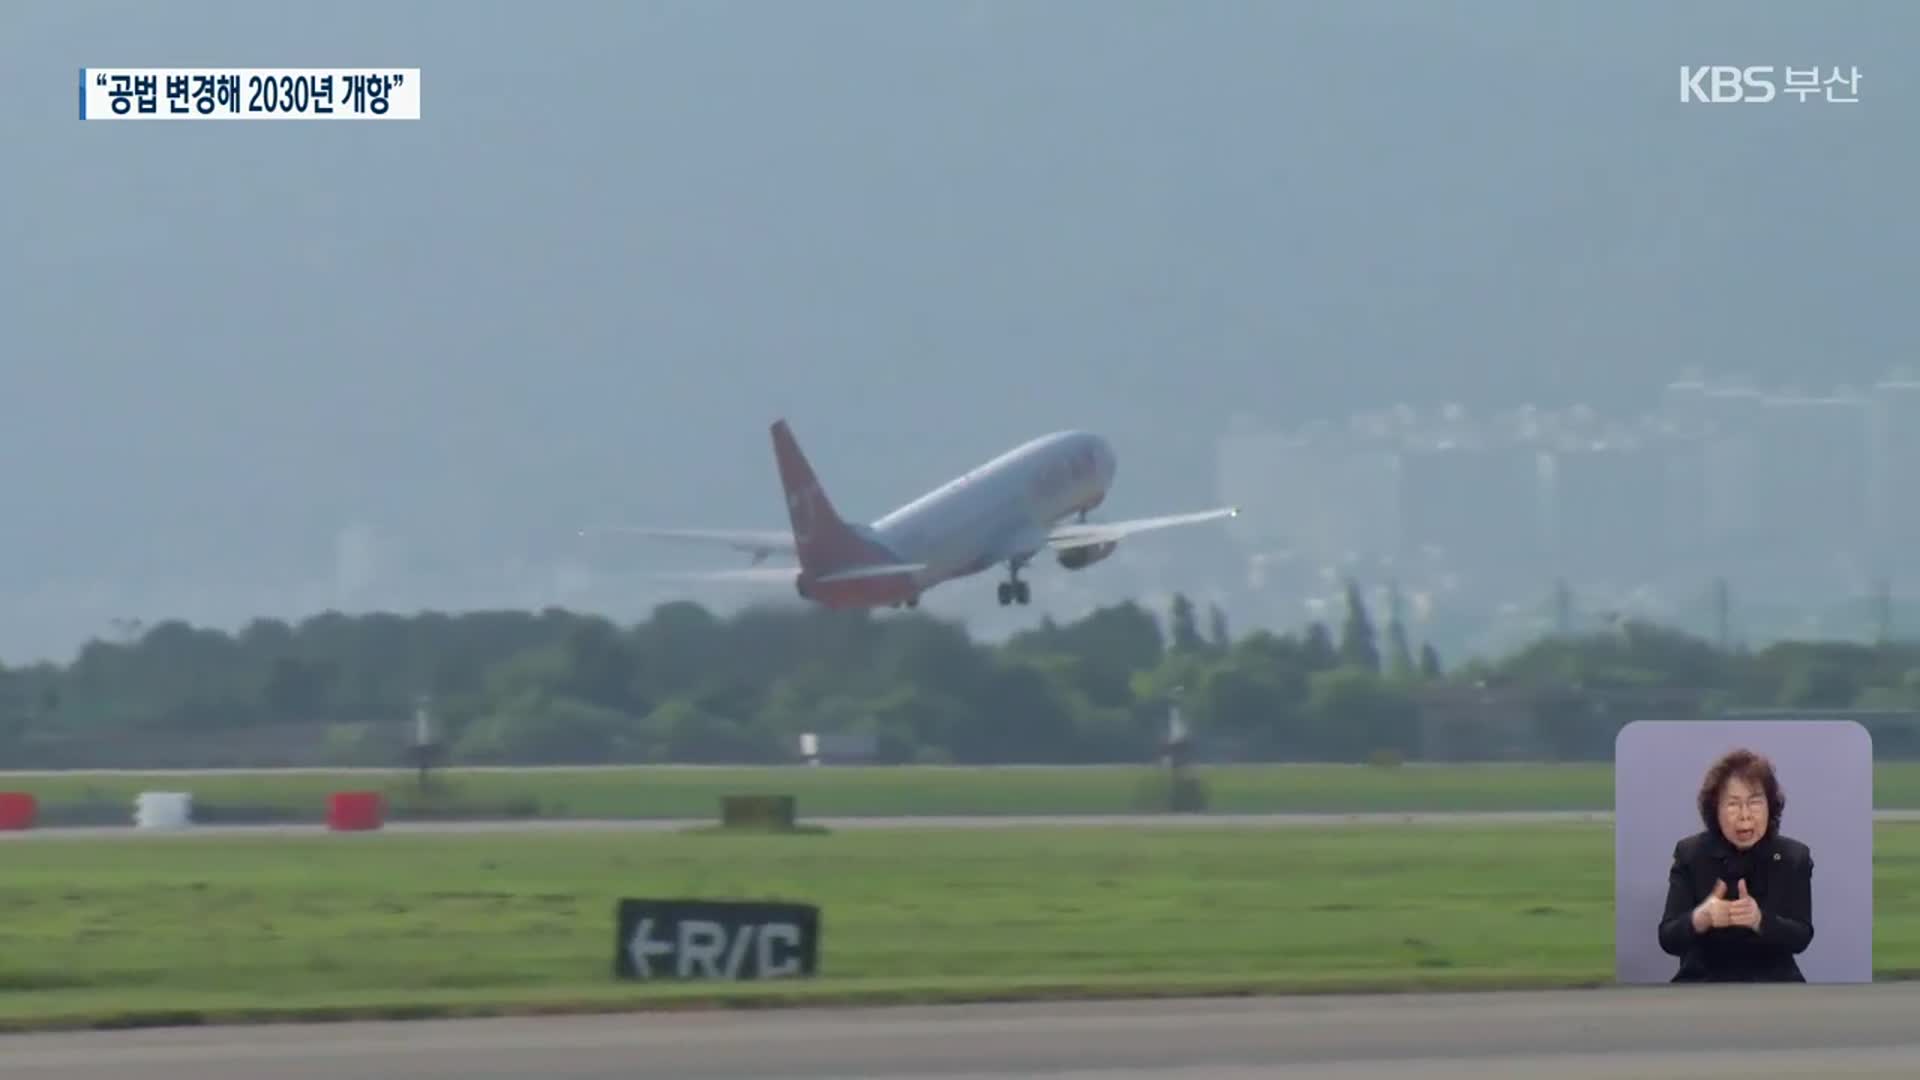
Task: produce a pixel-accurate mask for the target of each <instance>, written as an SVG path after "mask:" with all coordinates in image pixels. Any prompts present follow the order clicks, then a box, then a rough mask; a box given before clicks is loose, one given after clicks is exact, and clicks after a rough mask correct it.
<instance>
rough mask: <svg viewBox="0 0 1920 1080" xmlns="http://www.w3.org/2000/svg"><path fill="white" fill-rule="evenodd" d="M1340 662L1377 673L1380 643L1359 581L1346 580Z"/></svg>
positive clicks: (1378, 669)
mask: <svg viewBox="0 0 1920 1080" xmlns="http://www.w3.org/2000/svg"><path fill="white" fill-rule="evenodd" d="M1340 662H1341V663H1342V664H1345V665H1348V666H1350V667H1357V668H1362V669H1364V670H1366V671H1371V672H1374V673H1375V674H1378V673H1379V671H1380V644H1379V642H1378V641H1376V640H1375V638H1374V632H1373V619H1372V617H1371V616H1369V615H1368V614H1367V602H1366V601H1365V600H1364V599H1362V598H1361V596H1360V585H1359V583H1357V582H1355V581H1353V580H1352V579H1348V581H1347V621H1346V624H1345V625H1344V626H1342V627H1341V630H1340Z"/></svg>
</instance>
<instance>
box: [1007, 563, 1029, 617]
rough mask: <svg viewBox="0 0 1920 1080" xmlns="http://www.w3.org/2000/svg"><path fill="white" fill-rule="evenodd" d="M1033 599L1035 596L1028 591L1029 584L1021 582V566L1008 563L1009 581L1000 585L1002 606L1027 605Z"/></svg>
mask: <svg viewBox="0 0 1920 1080" xmlns="http://www.w3.org/2000/svg"><path fill="white" fill-rule="evenodd" d="M1031 599H1033V594H1032V593H1031V592H1029V591H1028V590H1027V583H1026V582H1024V581H1021V580H1020V564H1019V563H1017V562H1014V563H1008V564H1007V580H1006V581H1003V582H1001V583H1000V606H1001V607H1006V606H1007V605H1008V604H1025V603H1026V602H1027V601H1029V600H1031Z"/></svg>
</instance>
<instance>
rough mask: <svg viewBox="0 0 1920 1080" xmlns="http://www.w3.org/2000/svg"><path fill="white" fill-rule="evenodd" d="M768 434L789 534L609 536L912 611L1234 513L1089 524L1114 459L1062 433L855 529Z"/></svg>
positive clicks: (1098, 441)
mask: <svg viewBox="0 0 1920 1080" xmlns="http://www.w3.org/2000/svg"><path fill="white" fill-rule="evenodd" d="M771 432H772V435H773V456H774V463H775V465H776V466H777V467H778V469H779V474H780V486H781V488H782V489H783V490H784V491H785V493H786V499H787V515H788V519H789V525H790V528H789V529H788V530H787V531H784V532H773V531H756V530H739V529H671V528H620V529H613V530H606V531H612V532H620V533H627V534H635V535H640V536H645V537H650V538H654V539H661V540H678V541H688V542H694V543H706V544H714V545H719V546H724V547H730V548H733V549H735V550H737V551H741V552H744V553H746V554H748V555H751V556H752V557H753V565H752V566H749V567H745V568H741V569H734V570H710V571H700V572H696V573H693V574H677V575H666V576H668V577H672V578H677V579H679V580H695V581H733V582H750V583H761V584H781V585H787V586H790V587H792V588H793V589H794V590H795V591H796V592H797V593H799V595H800V596H801V597H802V598H803V599H806V600H809V601H812V602H814V603H816V604H820V605H822V606H825V607H828V608H835V609H840V608H873V607H896V608H897V607H908V608H912V607H918V606H919V604H920V597H921V596H922V595H923V594H924V593H926V592H927V591H928V590H929V589H932V588H934V587H935V586H937V585H940V584H943V583H945V582H949V581H954V580H957V579H960V578H965V577H970V576H972V575H974V574H978V573H981V572H983V571H985V570H987V569H989V568H991V567H995V566H1001V565H1004V566H1006V568H1007V580H1005V581H1002V582H1000V588H999V598H1000V605H1001V606H1002V607H1005V606H1007V605H1009V604H1026V603H1027V602H1028V601H1029V600H1030V599H1031V596H1032V594H1031V592H1030V591H1029V590H1028V588H1027V582H1026V581H1024V580H1022V579H1021V577H1020V571H1021V570H1022V569H1024V568H1025V567H1026V566H1027V564H1028V563H1030V562H1031V561H1032V560H1033V559H1034V558H1036V557H1037V556H1039V555H1040V554H1041V553H1042V552H1046V551H1052V552H1053V553H1054V555H1055V558H1056V559H1057V560H1058V562H1059V564H1060V565H1061V566H1062V567H1064V568H1065V569H1067V570H1084V569H1085V568H1087V567H1089V566H1091V565H1093V564H1094V563H1097V562H1099V561H1100V560H1102V559H1104V558H1106V557H1107V556H1109V555H1111V554H1113V551H1114V548H1115V547H1117V546H1118V545H1119V543H1120V541H1121V540H1122V539H1124V538H1126V537H1129V536H1135V535H1138V534H1140V533H1144V532H1150V531H1153V530H1156V529H1165V528H1169V527H1172V526H1176V525H1193V524H1198V523H1200V522H1206V521H1214V520H1217V519H1220V518H1228V517H1233V516H1235V515H1237V514H1238V513H1239V509H1238V508H1237V507H1231V506H1228V507H1220V508H1217V509H1213V510H1202V511H1199V512H1196V513H1186V514H1171V515H1168V516H1165V517H1152V518H1136V519H1134V520H1131V521H1117V522H1113V523H1110V524H1100V523H1092V522H1088V521H1087V513H1088V511H1090V510H1093V509H1094V508H1096V507H1098V506H1099V505H1100V504H1102V503H1103V502H1105V501H1106V498H1107V492H1108V491H1109V489H1110V488H1111V487H1112V486H1113V477H1114V472H1115V469H1116V467H1117V459H1116V457H1115V455H1114V452H1113V448H1112V447H1111V446H1109V445H1108V443H1107V441H1106V440H1105V439H1103V438H1101V437H1100V436H1098V435H1095V434H1092V433H1090V432H1085V431H1059V432H1054V433H1053V434H1050V435H1043V436H1041V437H1039V438H1037V439H1033V440H1031V441H1029V442H1026V443H1023V444H1021V445H1019V446H1017V447H1014V448H1013V449H1012V450H1009V451H1007V452H1006V453H1004V454H1001V455H1000V456H999V457H996V458H994V459H992V460H991V461H988V462H986V463H985V464H982V465H980V466H978V467H977V468H974V469H972V470H969V471H968V472H966V473H964V474H962V475H960V476H958V477H955V478H954V479H952V480H949V481H947V482H946V483H945V484H942V485H941V486H939V487H937V488H935V489H933V490H932V491H929V492H927V493H926V494H924V495H922V496H920V497H919V498H917V499H914V500H913V501H912V502H909V503H907V504H906V505H904V506H901V507H899V508H898V509H896V510H893V511H892V512H890V513H888V514H887V515H886V516H884V517H882V518H879V519H878V520H875V521H873V522H871V523H869V524H859V523H857V522H848V521H846V520H845V519H844V518H842V517H841V516H840V514H839V512H838V511H837V510H835V509H834V505H833V502H832V500H831V499H829V498H828V497H827V493H826V490H825V489H824V488H822V487H821V485H820V481H819V478H818V477H816V476H815V475H814V472H813V466H812V465H811V464H809V463H808V461H807V457H806V455H805V454H804V453H802V452H801V450H800V444H799V442H798V441H796V440H795V439H794V437H793V431H792V430H791V429H790V428H789V427H788V425H787V422H786V420H785V419H779V420H776V421H774V423H773V425H772V428H771ZM1069 518H1071V519H1073V520H1072V521H1071V522H1068V521H1067V519H1069ZM584 532H585V530H583V534H584ZM774 554H784V555H786V556H789V557H792V558H795V559H797V560H798V562H799V565H798V566H762V565H760V564H761V563H763V562H765V560H766V559H767V558H768V557H769V556H771V555H774Z"/></svg>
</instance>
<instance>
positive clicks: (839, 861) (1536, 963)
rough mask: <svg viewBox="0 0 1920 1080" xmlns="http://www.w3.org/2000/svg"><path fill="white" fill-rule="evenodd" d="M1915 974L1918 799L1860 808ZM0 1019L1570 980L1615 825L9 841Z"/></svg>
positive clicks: (1890, 950) (1585, 980) (1881, 898)
mask: <svg viewBox="0 0 1920 1080" xmlns="http://www.w3.org/2000/svg"><path fill="white" fill-rule="evenodd" d="M1876 845H1877V850H1876V864H1877V865H1876V874H1877V882H1876V904H1875V907H1876V913H1877V918H1876V927H1875V935H1876V946H1875V963H1876V968H1877V972H1878V975H1879V977H1882V978H1891V977H1904V976H1906V975H1908V974H1910V973H1915V972H1920V904H1916V903H1914V901H1915V900H1916V899H1920V825H1904V824H1888V825H1881V826H1879V827H1878V829H1877V834H1876ZM0 858H3V859H4V864H3V865H4V870H0V911H5V912H6V918H5V919H4V920H0V1028H4V1027H15V1028H18V1027H28V1026H48V1025H73V1024H100V1023H134V1022H158V1021H174V1022H186V1021H197V1020H223V1019H248V1018H254V1019H260V1018H292V1017H306V1018H312V1017H320V1016H328V1015H334V1016H346V1015H360V1016H369V1015H398V1016H406V1015H413V1016H423V1015H449V1014H462V1013H479V1012H487V1011H493V1010H504V1009H513V1010H521V1011H538V1010H542V1009H546V1010H561V1009H567V1010H571V1009H581V1008H623V1007H634V1006H638V1005H651V1006H654V1007H665V1006H669V1005H675V1006H687V1005H694V1004H707V1003H713V1002H717V1001H719V1002H732V1003H734V1004H740V1003H746V1002H767V1001H782V1000H806V1001H813V1002H821V1001H830V1000H835V1001H884V1000H953V999H969V998H995V997H999V998H1005V997H1018V996H1029V995H1072V996H1086V995H1099V994H1117V993H1168V992H1181V993H1189V992H1221V991H1241V992H1244V991H1255V990H1262V991H1302V990H1331V989H1347V990H1354V989H1410V988H1446V987H1458V988H1489V987H1495V986H1579V985H1591V984H1600V983H1604V982H1607V981H1608V980H1609V979H1610V978H1611V974H1612V967H1613V946H1612V936H1613V929H1612V915H1611V911H1612V897H1613V885H1612V878H1613V873H1612V834H1611V830H1610V829H1608V828H1606V827H1604V826H1587V825H1572V826H1569V825H1559V826H1503V827H1475V828H1442V827H1437V826H1425V827H1418V828H1409V829H1394V828H1337V829H1318V830H1307V829H1274V830H1257V829H1255V830H1239V829H1233V830H1229V829H1219V830H1201V831H1191V830H1160V831H1155V830H1119V829H1111V830H1109V829H1098V830H1089V829H1062V830H1051V831H1047V830H1018V831H1011V830H1010V831H1000V830H995V831H993V832H991V833H979V832H969V831H955V832H934V833H928V832H913V833H900V832H868V831H859V832H846V833H838V834H832V835H825V836H793V837H780V836H765V835H762V836H722V837H715V836H696V835H682V834H674V833H658V834H656V833H647V834H639V833H629V834H608V833H591V834H588V833H582V834H547V835H539V836H523V835H511V834H505V835H480V836H476V835H445V836H419V835H414V836H404V835H398V834H386V835H381V834H359V835H327V834H324V833H321V834H315V835H313V836H307V837H295V838H288V837H274V838H262V839H251V838H249V839H231V838H225V837H221V838H212V837H193V836H191V835H188V836H178V837H167V838H164V839H152V838H128V839H124V840H121V839H84V840H66V839H54V838H50V837H47V838H28V839H20V840H14V841H7V842H6V843H5V844H4V845H0ZM649 895H651V896H705V897H711V898H735V899H753V898H764V899H775V898H778V899H791V900H801V901H806V902H811V903H817V904H819V905H821V907H822V909H823V919H822V934H823V945H822V952H821V972H820V978H818V979H815V980H812V981H809V982H804V983H785V984H781V983H766V984H758V985H756V984H734V985H732V986H716V985H713V984H706V985H700V984H679V985H674V984H658V983H656V984H647V985H636V984H621V983H616V982H615V981H614V979H613V978H612V974H611V970H612V962H613V948H614V933H613V930H614V907H615V903H616V901H617V899H618V898H620V897H621V896H649Z"/></svg>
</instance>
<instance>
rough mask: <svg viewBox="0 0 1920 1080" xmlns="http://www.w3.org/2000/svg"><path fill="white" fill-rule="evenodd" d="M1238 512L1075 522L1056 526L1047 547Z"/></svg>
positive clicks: (1232, 508) (1098, 540) (1074, 544)
mask: <svg viewBox="0 0 1920 1080" xmlns="http://www.w3.org/2000/svg"><path fill="white" fill-rule="evenodd" d="M1239 513H1240V508H1239V507H1237V506H1223V507H1220V508H1219V509H1216V510H1202V511H1199V512H1198V513H1193V514H1168V515H1167V516H1165V517H1150V518H1134V519H1133V520H1131V521H1111V522H1098V523H1095V522H1090V521H1076V522H1070V523H1068V524H1065V525H1055V526H1054V527H1053V529H1052V530H1051V531H1049V532H1048V533H1047V545H1048V546H1049V547H1053V548H1074V547H1081V546H1083V545H1086V544H1106V543H1112V542H1114V541H1116V540H1120V539H1122V538H1124V537H1128V536H1133V535H1134V534H1136V533H1143V532H1152V531H1154V530H1155V529H1170V528H1172V527H1174V526H1175V525H1198V524H1200V523H1201V522H1203V521H1217V520H1219V519H1220V518H1230V517H1236V516H1238V515H1239Z"/></svg>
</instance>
